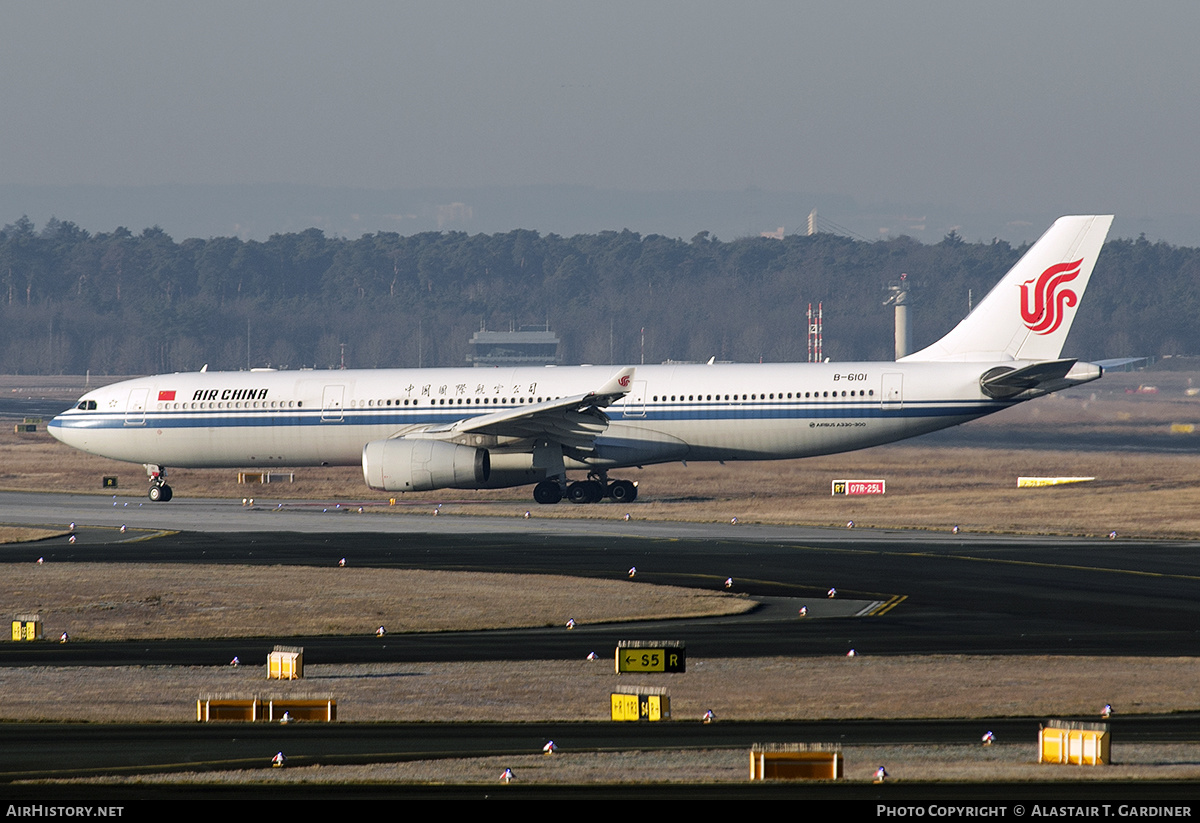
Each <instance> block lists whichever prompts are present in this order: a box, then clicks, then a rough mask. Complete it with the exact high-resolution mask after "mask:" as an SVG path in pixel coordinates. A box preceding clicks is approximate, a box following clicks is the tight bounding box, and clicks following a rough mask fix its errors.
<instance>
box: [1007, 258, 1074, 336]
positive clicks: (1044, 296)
mask: <svg viewBox="0 0 1200 823" xmlns="http://www.w3.org/2000/svg"><path fill="white" fill-rule="evenodd" d="M1082 263H1083V259H1082V258H1080V259H1079V260H1076V261H1075V262H1074V263H1059V264H1058V265H1057V266H1051V267H1050V268H1048V269H1046V270H1045V271H1044V272H1042V273H1041V275H1039V276H1038V278H1037V282H1036V283H1035V282H1034V281H1033V280H1026V281H1025V282H1024V283H1022V284H1021V319H1022V320H1024V321H1025V325H1026V327H1028V329H1029V330H1030V331H1031V332H1033V333H1034V334H1050V333H1051V332H1053V331H1055V330H1057V329H1058V327H1059V326H1061V325H1062V321H1063V317H1064V315H1065V314H1066V309H1067V308H1069V307H1073V306H1074V305H1075V304H1076V303H1078V302H1079V296H1078V295H1077V294H1075V292H1073V291H1072V290H1071V289H1062V290H1061V291H1060V287H1061V286H1062V285H1063V284H1064V283H1069V282H1071V281H1072V280H1074V279H1075V278H1076V277H1078V276H1079V266H1080V264H1082ZM1031 284H1032V290H1033V295H1032V300H1031V299H1030V297H1031V296H1030V294H1029V292H1030V286H1031Z"/></svg>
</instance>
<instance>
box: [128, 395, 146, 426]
mask: <svg viewBox="0 0 1200 823" xmlns="http://www.w3.org/2000/svg"><path fill="white" fill-rule="evenodd" d="M149 395H150V390H149V389H134V390H133V391H131V392H129V405H128V406H126V407H125V425H126V426H144V425H146V398H147V397H148V396H149Z"/></svg>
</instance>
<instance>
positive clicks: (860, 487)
mask: <svg viewBox="0 0 1200 823" xmlns="http://www.w3.org/2000/svg"><path fill="white" fill-rule="evenodd" d="M885 487H886V484H885V482H884V481H883V480H834V481H833V495H834V496H835V497H836V496H837V495H839V494H845V495H857V494H883V493H884V491H885V490H886V488H885Z"/></svg>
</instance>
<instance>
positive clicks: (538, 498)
mask: <svg viewBox="0 0 1200 823" xmlns="http://www.w3.org/2000/svg"><path fill="white" fill-rule="evenodd" d="M562 497H563V493H562V487H561V486H559V485H558V483H556V482H554V481H553V480H543V481H542V482H541V483H538V484H537V485H536V486H534V487H533V499H534V501H535V502H537V503H542V504H553V503H557V502H558V501H559V500H562Z"/></svg>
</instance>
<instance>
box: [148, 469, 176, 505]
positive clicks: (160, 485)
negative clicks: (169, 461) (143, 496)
mask: <svg viewBox="0 0 1200 823" xmlns="http://www.w3.org/2000/svg"><path fill="white" fill-rule="evenodd" d="M145 465H146V474H147V475H149V477H150V492H149V494H148V496H149V498H150V502H152V503H166V502H167V501H168V500H170V499H171V497H172V493H171V487H170V486H168V485H167V468H166V466H156V465H154V464H153V463H147V464H145Z"/></svg>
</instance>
